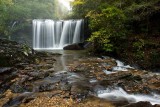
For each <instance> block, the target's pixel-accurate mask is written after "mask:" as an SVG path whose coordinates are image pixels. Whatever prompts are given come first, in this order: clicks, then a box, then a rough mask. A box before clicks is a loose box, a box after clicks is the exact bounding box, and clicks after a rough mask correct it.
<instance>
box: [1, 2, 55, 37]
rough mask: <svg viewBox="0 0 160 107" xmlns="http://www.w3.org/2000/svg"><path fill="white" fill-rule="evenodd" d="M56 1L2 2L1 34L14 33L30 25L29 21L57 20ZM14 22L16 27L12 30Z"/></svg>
mask: <svg viewBox="0 0 160 107" xmlns="http://www.w3.org/2000/svg"><path fill="white" fill-rule="evenodd" d="M54 1H55V0H0V34H2V35H7V36H8V35H11V34H12V33H14V32H16V31H18V30H20V29H22V28H24V27H25V26H26V25H28V24H27V23H28V21H27V20H30V21H31V20H32V19H35V18H36V19H45V18H51V19H54V18H56V16H55V14H54V13H55V4H54ZM14 22H18V23H16V25H15V26H14V28H12V25H13V23H14Z"/></svg>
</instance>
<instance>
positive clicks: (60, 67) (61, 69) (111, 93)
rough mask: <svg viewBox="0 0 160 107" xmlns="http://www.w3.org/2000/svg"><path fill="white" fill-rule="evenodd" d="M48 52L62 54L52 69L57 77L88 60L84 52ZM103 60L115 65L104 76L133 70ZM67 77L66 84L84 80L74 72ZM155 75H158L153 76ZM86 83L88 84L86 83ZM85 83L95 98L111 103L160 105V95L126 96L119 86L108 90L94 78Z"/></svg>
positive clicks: (129, 67)
mask: <svg viewBox="0 0 160 107" xmlns="http://www.w3.org/2000/svg"><path fill="white" fill-rule="evenodd" d="M48 52H53V53H60V54H62V55H60V56H56V57H55V59H56V63H55V65H54V67H55V71H56V72H57V74H58V75H59V74H60V75H63V74H64V73H65V72H67V71H66V70H67V69H68V68H67V66H68V65H72V64H73V65H74V64H75V62H76V61H78V60H79V59H81V58H82V59H87V58H88V57H87V56H86V54H85V51H64V50H54V51H48ZM103 58H105V59H109V60H112V61H114V62H116V65H115V66H113V67H112V68H111V69H110V70H103V72H104V73H105V74H106V75H110V74H115V73H117V72H119V71H121V72H127V71H129V70H135V69H134V68H133V67H131V66H129V65H124V64H123V63H122V62H121V61H119V60H115V59H113V58H110V57H103ZM100 59H101V58H96V60H100ZM92 61H93V60H92ZM101 65H106V66H109V64H107V63H105V62H104V63H101ZM95 67H96V66H95ZM135 71H138V70H135ZM143 72H144V71H143ZM67 75H68V77H67V78H68V82H69V83H71V84H72V83H74V82H77V81H83V80H84V79H82V78H84V76H82V75H79V73H78V74H77V73H76V72H74V73H70V72H68V74H67ZM149 75H151V74H149ZM152 75H154V74H153V73H152ZM155 75H159V74H155ZM111 76H112V75H111ZM87 81H88V82H89V83H87ZM87 81H86V80H85V82H86V83H85V84H88V85H90V86H88V87H92V89H93V90H92V91H93V92H94V94H95V95H96V96H97V97H99V98H104V99H107V100H108V101H111V102H121V101H122V102H123V101H127V102H128V103H136V102H139V101H148V102H150V103H151V104H160V95H158V94H156V93H154V92H151V94H149V95H145V94H134V93H130V94H128V93H127V92H126V91H125V90H124V89H123V88H121V87H119V86H118V87H117V86H109V88H108V87H106V86H103V85H100V84H99V80H97V79H96V78H87ZM135 81H136V80H135ZM83 82H84V81H83ZM83 82H82V83H83ZM114 84H115V83H114Z"/></svg>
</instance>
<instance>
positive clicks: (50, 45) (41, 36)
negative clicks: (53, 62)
mask: <svg viewBox="0 0 160 107" xmlns="http://www.w3.org/2000/svg"><path fill="white" fill-rule="evenodd" d="M32 23H33V49H47V50H48V49H63V47H64V46H66V45H69V44H73V43H79V42H83V41H84V40H83V38H84V37H83V23H84V21H83V19H80V20H66V21H63V20H62V21H54V20H50V19H45V20H41V19H35V20H33V21H32Z"/></svg>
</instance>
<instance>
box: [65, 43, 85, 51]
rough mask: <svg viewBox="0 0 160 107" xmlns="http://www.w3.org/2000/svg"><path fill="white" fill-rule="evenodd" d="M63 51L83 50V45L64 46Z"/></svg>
mask: <svg viewBox="0 0 160 107" xmlns="http://www.w3.org/2000/svg"><path fill="white" fill-rule="evenodd" d="M63 49H64V50H83V49H84V44H83V43H74V44H71V45H67V46H65V47H64V48H63Z"/></svg>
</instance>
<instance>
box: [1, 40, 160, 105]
mask: <svg viewBox="0 0 160 107" xmlns="http://www.w3.org/2000/svg"><path fill="white" fill-rule="evenodd" d="M4 44H5V45H4ZM8 44H10V45H9V46H8V47H7V49H8V50H12V49H13V48H12V46H13V47H14V46H15V44H14V43H12V42H9V41H7V42H3V45H1V47H3V50H4V51H1V52H2V53H1V56H2V55H8V54H9V55H10V56H11V55H17V53H15V52H18V53H20V52H19V51H13V53H12V51H6V48H5V47H6V45H8ZM16 45H17V44H16ZM22 47H23V46H22ZM16 49H22V50H20V51H21V52H22V54H20V55H22V56H20V55H18V57H11V59H9V61H12V60H13V59H14V60H16V59H17V58H18V59H19V57H20V58H21V57H22V58H24V59H21V60H18V61H17V60H16V61H15V62H16V63H12V64H11V65H8V66H4V65H2V66H1V69H0V74H1V75H0V76H1V78H0V93H1V94H0V106H2V107H10V106H20V107H114V106H123V107H134V106H136V107H138V106H141V107H146V106H148V107H158V106H159V105H158V104H160V102H159V99H160V96H159V95H160V82H159V81H160V75H159V74H155V73H151V72H148V71H141V70H138V69H135V68H132V67H130V66H126V65H123V63H122V62H120V61H118V60H116V59H113V58H110V57H101V58H99V57H89V56H84V53H83V52H80V53H79V54H76V53H75V51H73V52H71V51H68V52H67V51H66V53H63V52H65V51H62V53H61V52H60V53H57V52H55V53H51V52H37V51H34V52H32V51H24V48H21V45H19V46H18V47H16V48H15V50H16ZM1 50H2V49H1ZM7 52H9V53H7Z"/></svg>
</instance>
